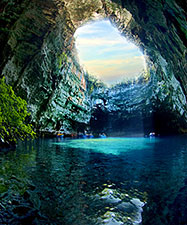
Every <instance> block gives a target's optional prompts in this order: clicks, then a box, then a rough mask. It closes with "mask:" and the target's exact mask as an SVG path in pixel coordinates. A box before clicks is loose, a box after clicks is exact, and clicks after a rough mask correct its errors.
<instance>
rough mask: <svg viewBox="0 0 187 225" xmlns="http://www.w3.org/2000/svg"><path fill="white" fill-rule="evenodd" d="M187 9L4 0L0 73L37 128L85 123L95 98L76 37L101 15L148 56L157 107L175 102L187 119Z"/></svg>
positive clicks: (148, 3) (175, 4) (101, 1)
mask: <svg viewBox="0 0 187 225" xmlns="http://www.w3.org/2000/svg"><path fill="white" fill-rule="evenodd" d="M121 6H122V8H123V9H122V8H121ZM184 7H185V5H184V4H183V3H182V1H178V0H177V1H174V0H168V1H161V0H158V1H153V0H145V1H139V0H112V1H109V0H95V1H92V0H88V1H83V0H79V1H78V0H72V1H68V0H63V1H62V0H46V1H41V0H31V1H27V0H12V1H8V0H2V1H1V2H0V9H1V10H0V20H1V33H0V41H1V47H2V49H1V52H0V72H1V73H0V74H1V75H0V76H2V75H5V76H6V79H7V81H8V83H10V84H11V85H13V88H14V90H15V91H16V93H17V94H19V95H20V96H21V97H23V98H25V99H26V100H27V101H28V103H29V108H30V111H31V113H32V120H33V122H34V123H35V125H36V126H37V127H39V128H45V127H49V128H59V127H60V126H61V125H63V123H64V126H67V127H68V126H71V125H72V124H73V123H76V122H80V123H82V122H85V123H87V122H88V121H89V118H90V105H89V98H88V97H87V94H86V90H85V89H84V84H83V83H84V79H82V77H84V75H83V71H82V69H81V67H80V66H79V63H78V61H77V59H76V52H75V49H74V39H73V34H74V32H75V31H76V29H77V28H78V27H79V26H80V25H81V24H83V23H84V22H86V21H88V20H89V19H91V18H92V17H93V18H94V14H97V15H100V16H103V17H108V18H109V19H110V20H111V21H112V22H113V23H115V25H116V26H117V27H118V29H119V30H120V31H121V33H122V34H124V35H125V36H126V37H128V38H129V39H131V40H132V41H133V42H135V43H136V44H137V45H138V46H139V47H140V48H141V49H142V50H143V51H144V53H145V54H146V55H147V63H148V67H149V70H150V71H151V74H152V77H153V79H154V84H153V87H152V92H153V94H152V95H153V96H154V98H155V99H156V102H157V103H159V104H160V105H159V104H158V110H159V107H161V108H165V106H166V105H167V106H168V105H169V107H168V108H167V107H166V108H167V109H168V110H172V111H174V112H176V115H177V117H178V118H180V117H183V118H185V119H184V121H187V118H186V97H185V94H186V93H187V89H186V88H187V86H186V83H187V80H186V79H187V76H186V71H187V69H186V46H185V41H186V33H185V32H186V24H185V16H186V12H185V11H184ZM82 75H83V76H82ZM165 113H166V114H167V112H165Z"/></svg>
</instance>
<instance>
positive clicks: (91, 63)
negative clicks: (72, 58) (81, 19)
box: [74, 18, 146, 85]
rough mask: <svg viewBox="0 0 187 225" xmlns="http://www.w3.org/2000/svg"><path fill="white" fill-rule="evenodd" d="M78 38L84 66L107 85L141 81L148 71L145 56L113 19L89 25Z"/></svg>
mask: <svg viewBox="0 0 187 225" xmlns="http://www.w3.org/2000/svg"><path fill="white" fill-rule="evenodd" d="M74 37H75V44H76V49H77V53H78V58H79V61H80V64H81V65H82V66H83V68H84V69H86V70H87V71H88V73H89V74H91V75H93V76H95V77H96V78H97V79H99V80H101V81H103V82H104V83H105V84H107V85H114V84H116V83H119V82H128V81H129V80H134V79H138V77H140V76H141V75H142V73H144V72H145V70H146V63H145V58H144V55H143V53H142V52H141V51H140V49H139V48H138V47H137V46H136V45H135V44H134V43H132V42H130V41H129V40H128V39H127V38H125V37H124V36H122V35H121V34H120V32H119V30H118V28H117V27H116V26H115V25H114V24H112V23H111V22H110V20H109V19H106V18H105V19H104V18H103V19H100V20H95V21H90V22H87V23H85V24H84V25H83V26H81V27H79V28H78V29H77V30H76V32H75V35H74Z"/></svg>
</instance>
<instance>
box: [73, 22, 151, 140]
mask: <svg viewBox="0 0 187 225" xmlns="http://www.w3.org/2000/svg"><path fill="white" fill-rule="evenodd" d="M74 37H75V46H76V50H77V55H78V59H79V63H80V65H81V66H83V68H84V69H85V70H86V71H87V74H88V76H87V79H86V80H87V83H89V84H87V89H88V92H90V89H91V88H92V86H94V90H92V91H91V94H90V97H91V102H92V107H91V108H92V113H91V120H90V131H91V132H93V133H94V134H95V135H96V136H97V135H98V134H99V133H106V134H107V135H109V136H127V135H132V136H133V135H136V136H139V135H140V136H142V135H144V134H148V133H149V132H151V131H152V130H154V126H153V118H152V115H149V116H148V118H145V115H144V114H145V112H144V110H143V107H144V106H143V104H145V100H146V98H147V95H148V92H150V91H151V90H150V89H151V88H150V85H149V79H150V74H149V75H148V73H147V67H146V62H145V57H144V55H143V53H142V52H141V51H140V49H139V48H138V47H137V46H136V45H135V44H134V43H132V41H130V40H128V39H127V38H125V37H124V36H122V35H121V34H120V31H119V29H118V28H117V26H116V25H115V23H113V24H112V23H111V21H110V20H109V19H108V18H105V19H104V18H102V19H101V18H100V19H99V20H98V19H97V20H93V21H90V22H87V23H85V24H84V25H83V26H81V27H79V28H78V29H77V30H76V32H75V34H74ZM142 91H143V92H142ZM141 92H142V93H144V95H143V94H142V93H141ZM137 101H138V102H141V104H140V103H138V106H137V103H136V102H137ZM111 108H113V109H112V110H111ZM133 108H136V109H133ZM144 108H146V107H144ZM148 110H149V112H150V111H152V109H151V107H150V106H149V109H148ZM146 113H147V112H146ZM88 130H89V129H88Z"/></svg>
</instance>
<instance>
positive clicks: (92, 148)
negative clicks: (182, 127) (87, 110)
mask: <svg viewBox="0 0 187 225" xmlns="http://www.w3.org/2000/svg"><path fill="white" fill-rule="evenodd" d="M186 150H187V139H186V136H178V137H165V138H151V139H150V138H106V139H70V140H63V139H38V140H36V141H33V142H20V143H19V144H18V146H17V149H16V151H11V152H8V153H4V152H1V153H0V164H1V167H0V174H1V178H0V193H1V195H0V198H1V203H0V224H54V225H56V224H59V225H60V224H67V225H69V224H75V225H84V224H85V225H88V224H89V225H92V224H110V225H112V224H114V225H115V224H116V225H117V224H148V225H150V224H152V225H157V224H158V225H160V224H171V225H172V224H173V225H174V224H175V225H177V224H179V225H180V224H185V223H186V221H185V219H186V218H185V215H186V214H187V209H186V202H187V199H186V198H187V186H186V184H187V176H186V175H187V173H186V172H187V167H186V163H187V151H186Z"/></svg>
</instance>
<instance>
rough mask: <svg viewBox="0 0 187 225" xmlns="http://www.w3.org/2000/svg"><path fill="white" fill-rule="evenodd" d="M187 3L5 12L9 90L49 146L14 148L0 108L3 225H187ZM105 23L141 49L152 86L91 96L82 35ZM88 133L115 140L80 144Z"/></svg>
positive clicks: (33, 6) (20, 3)
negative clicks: (89, 26)
mask: <svg viewBox="0 0 187 225" xmlns="http://www.w3.org/2000/svg"><path fill="white" fill-rule="evenodd" d="M185 3H186V2H185V1H183V0H157V1H155V0H87V1H85V0H45V1H44V0H43V1H42V0H11V1H10V0H1V1H0V23H1V26H0V43H1V50H0V78H2V79H0V85H1V81H2V80H3V82H5V81H6V84H5V86H6V85H10V86H8V87H10V90H11V91H10V92H11V93H13V91H14V92H15V93H16V95H17V96H20V97H21V98H18V97H17V98H18V99H19V101H21V102H24V105H25V110H23V111H26V110H28V111H29V112H30V115H29V117H28V118H27V120H28V123H31V124H32V125H33V127H34V131H35V132H36V133H37V134H38V136H39V135H40V134H41V136H39V137H38V136H37V137H36V138H35V139H34V140H31V139H24V137H25V136H24V137H22V140H15V143H14V144H15V145H14V146H10V145H9V147H12V148H6V147H7V145H6V146H4V145H3V144H7V143H8V144H10V143H9V142H7V143H6V142H5V141H6V140H5V139H4V136H3V137H2V135H1V131H2V130H4V131H5V132H6V133H8V132H7V130H6V129H5V128H4V127H3V126H2V117H1V115H2V111H3V107H2V106H1V104H2V101H1V98H0V174H1V177H0V200H1V203H0V224H13V225H14V224H15V225H16V224H39V225H40V224H67V225H69V224H72V225H73V224H75V225H77V224H78V225H84V224H89V225H92V224H93V225H95V224H116V225H120V224H129V225H130V224H137V225H138V224H142V225H150V224H159V225H161V224H163V225H176V224H178V225H184V224H186V221H187V208H186V193H187V186H186V184H187V176H186V165H187V162H186V159H187V157H186V153H187V151H186V150H187V139H186V132H187V114H186V106H187V105H186V94H187V85H186V84H187V74H186V73H187V68H186V66H187V63H186V43H187V42H186V35H187V32H186V16H187V14H186V4H185ZM97 18H106V19H108V20H110V21H111V23H113V24H114V25H115V26H116V27H117V28H118V30H119V32H120V33H121V35H123V36H125V37H127V38H128V39H129V40H130V41H132V42H133V43H134V44H135V45H137V46H138V47H139V48H140V49H141V51H142V52H143V53H144V55H145V57H146V64H147V71H146V74H145V75H146V76H144V77H141V78H140V79H139V80H137V82H135V83H127V84H126V83H123V84H120V85H117V86H114V87H111V88H110V89H105V88H103V86H100V83H97V84H98V85H97V86H94V85H92V82H91V81H90V80H89V79H88V78H89V74H88V73H87V72H86V71H85V70H84V69H83V68H82V67H81V65H80V63H79V59H78V56H77V51H76V48H75V39H74V34H75V32H76V30H77V29H78V28H79V27H81V26H82V25H84V24H85V23H86V22H88V21H90V20H91V21H92V20H95V19H97ZM0 87H1V86H0ZM11 88H12V89H11ZM12 90H13V91H12ZM93 90H94V91H95V93H96V95H95V96H94V98H93ZM1 93H2V92H1V89H0V94H1ZM1 96H2V95H1ZM5 97H6V96H5ZM7 99H8V98H7ZM20 99H21V100H20ZM23 99H24V100H26V101H23ZM5 100H6V99H5ZM6 103H7V102H6ZM13 103H15V102H14V101H13ZM26 103H27V104H26ZM7 105H8V104H7ZM8 106H9V105H8ZM10 106H11V105H10ZM27 107H28V109H27ZM7 111H8V110H7ZM14 111H15V110H14ZM11 113H12V111H11V107H9V115H11ZM14 113H15V112H14ZM16 113H17V112H16ZM17 114H19V113H17ZM23 119H24V120H25V117H24V118H23ZM27 120H25V121H26V122H27ZM13 122H14V121H13ZM15 124H16V123H15ZM22 124H23V123H21V125H22ZM16 125H17V124H16ZM19 125H20V124H19ZM24 125H25V124H24ZM29 125H30V124H29ZM25 126H26V125H25ZM13 128H15V129H14V132H16V129H17V127H15V125H14V127H13ZM8 129H9V128H8ZM85 130H86V131H90V130H91V131H92V132H95V133H97V134H99V133H100V132H104V133H106V134H107V135H108V137H107V136H106V135H103V134H102V136H99V138H98V137H94V138H92V137H89V138H87V137H86V138H84V137H79V138H77V136H76V135H77V134H78V132H80V133H83V132H85ZM34 131H32V132H34ZM59 132H60V135H61V136H60V137H59V136H58V134H59ZM64 132H66V135H67V136H66V137H67V138H66V137H64V136H63V135H64ZM154 132H155V133H156V134H160V136H158V137H157V136H155V133H154ZM149 133H150V135H149ZM176 133H177V135H173V134H176ZM62 134H63V135H62ZM74 134H75V136H76V138H74V137H75V136H74ZM168 134H169V135H168ZM170 134H172V135H170ZM178 134H180V135H178ZM68 135H69V136H68ZM89 135H90V134H89ZM140 135H143V137H140ZM144 135H146V136H144ZM116 136H117V137H116ZM129 136H130V137H129ZM132 136H133V137H132ZM23 139H24V140H23ZM10 149H11V151H10Z"/></svg>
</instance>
